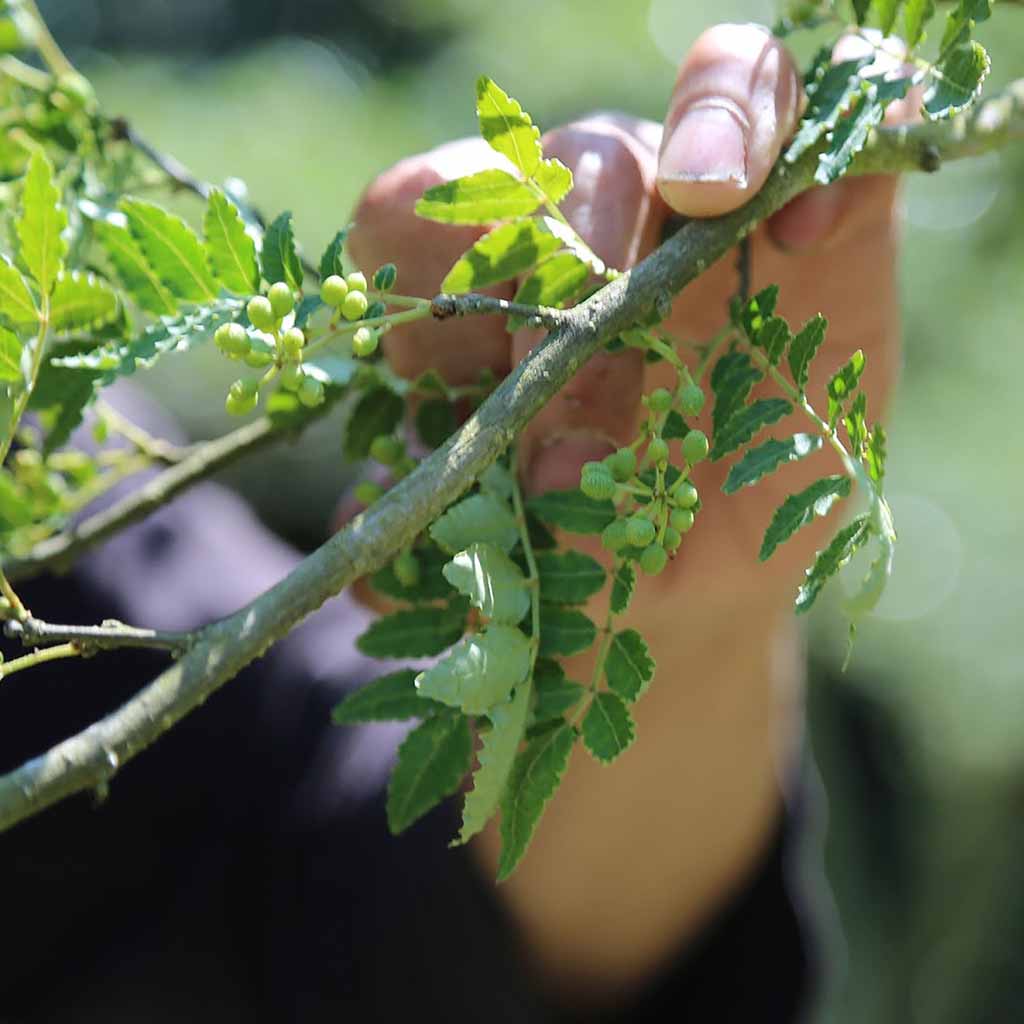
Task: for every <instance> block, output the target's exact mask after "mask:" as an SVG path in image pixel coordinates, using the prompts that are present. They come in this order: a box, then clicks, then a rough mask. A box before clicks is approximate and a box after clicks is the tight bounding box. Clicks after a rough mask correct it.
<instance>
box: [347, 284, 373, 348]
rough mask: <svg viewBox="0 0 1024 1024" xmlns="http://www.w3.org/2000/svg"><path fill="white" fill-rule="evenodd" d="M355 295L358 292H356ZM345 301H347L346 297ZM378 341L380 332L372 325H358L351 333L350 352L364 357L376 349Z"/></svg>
mask: <svg viewBox="0 0 1024 1024" xmlns="http://www.w3.org/2000/svg"><path fill="white" fill-rule="evenodd" d="M355 294H356V295H358V294H359V293H358V292H356V293H355ZM346 301H348V300H347V299H346ZM379 341H380V334H379V333H378V332H377V331H375V330H374V329H373V328H372V327H360V328H359V330H357V331H356V333H355V334H353V335H352V354H353V355H356V356H359V357H360V358H363V359H365V358H366V357H367V356H372V355H373V353H374V352H376V351H377V344H378V342H379Z"/></svg>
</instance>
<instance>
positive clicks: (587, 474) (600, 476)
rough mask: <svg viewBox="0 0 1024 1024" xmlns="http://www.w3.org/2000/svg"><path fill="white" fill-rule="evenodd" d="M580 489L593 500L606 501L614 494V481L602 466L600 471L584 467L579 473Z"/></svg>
mask: <svg viewBox="0 0 1024 1024" xmlns="http://www.w3.org/2000/svg"><path fill="white" fill-rule="evenodd" d="M580 490H581V491H582V492H583V493H584V494H585V495H586V496H587V497H588V498H593V499H594V500H595V501H606V500H607V499H609V498H611V497H612V495H614V494H615V481H614V480H613V479H612V475H611V473H609V472H608V470H606V469H605V468H604V467H603V466H602V467H601V470H600V471H599V470H596V469H593V468H589V469H584V470H583V472H582V473H581V474H580Z"/></svg>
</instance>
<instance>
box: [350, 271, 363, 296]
mask: <svg viewBox="0 0 1024 1024" xmlns="http://www.w3.org/2000/svg"><path fill="white" fill-rule="evenodd" d="M345 284H347V285H348V290H349V291H350V292H365V291H366V275H365V274H364V273H363V272H362V271H361V270H353V271H352V273H351V274H349V275H348V277H346V278H345Z"/></svg>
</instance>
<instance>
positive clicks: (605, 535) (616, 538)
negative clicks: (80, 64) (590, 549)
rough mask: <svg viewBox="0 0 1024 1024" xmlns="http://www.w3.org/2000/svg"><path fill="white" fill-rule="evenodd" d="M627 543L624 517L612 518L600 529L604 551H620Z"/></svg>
mask: <svg viewBox="0 0 1024 1024" xmlns="http://www.w3.org/2000/svg"><path fill="white" fill-rule="evenodd" d="M628 543H629V538H628V537H627V536H626V520H625V519H614V520H612V522H610V523H609V524H608V525H607V526H606V527H605V528H604V530H602V531H601V547H603V548H604V549H605V551H612V552H615V551H621V550H622V549H623V548H624V547H625V546H626V545H627V544H628Z"/></svg>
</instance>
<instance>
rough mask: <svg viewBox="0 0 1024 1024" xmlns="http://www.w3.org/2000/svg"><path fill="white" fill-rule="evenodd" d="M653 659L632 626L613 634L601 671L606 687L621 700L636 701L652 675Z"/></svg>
mask: <svg viewBox="0 0 1024 1024" xmlns="http://www.w3.org/2000/svg"><path fill="white" fill-rule="evenodd" d="M654 669H655V664H654V659H653V658H652V657H651V652H650V651H649V650H648V648H647V644H646V643H645V642H644V638H643V637H642V636H641V635H640V634H639V633H638V632H637V631H636V630H635V629H624V630H622V632H620V633H616V634H615V635H614V636H613V637H612V640H611V644H610V645H609V647H608V657H607V659H606V660H605V664H604V671H605V677H606V678H607V680H608V686H609V687H610V688H611V689H612V690H614V691H615V693H617V694H618V695H619V696H620V697H621V698H622V699H623V700H625V701H629V703H631V704H632V703H633V701H636V700H638V699H639V698H640V697H641V696H642V695H643V693H644V691H645V690H646V689H647V687H648V686H650V684H651V680H652V679H653V678H654Z"/></svg>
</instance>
